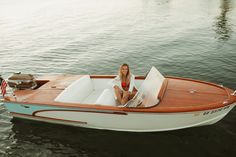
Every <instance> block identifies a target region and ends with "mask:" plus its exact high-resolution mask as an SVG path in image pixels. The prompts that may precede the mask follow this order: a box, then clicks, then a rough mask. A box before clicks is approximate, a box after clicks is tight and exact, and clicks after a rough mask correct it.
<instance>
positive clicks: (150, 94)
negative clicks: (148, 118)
mask: <svg viewBox="0 0 236 157" xmlns="http://www.w3.org/2000/svg"><path fill="white" fill-rule="evenodd" d="M164 80H165V77H164V76H163V75H162V74H161V73H160V72H159V71H158V70H157V69H156V68H155V67H152V68H151V70H150V71H149V73H148V75H147V77H146V78H145V80H144V81H143V83H142V84H141V86H140V89H139V92H141V93H142V94H144V96H145V97H144V103H145V107H148V106H153V105H155V104H157V103H158V102H159V100H158V98H157V96H158V94H159V92H160V89H161V86H162V83H163V82H164Z"/></svg>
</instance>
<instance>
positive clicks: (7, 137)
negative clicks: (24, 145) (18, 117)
mask: <svg viewBox="0 0 236 157" xmlns="http://www.w3.org/2000/svg"><path fill="white" fill-rule="evenodd" d="M11 119H12V116H11V115H10V114H9V113H8V112H7V110H6V108H5V107H4V106H3V104H2V103H0V156H2V155H6V153H7V151H8V150H9V149H11V146H12V145H14V143H15V139H14V133H13V131H12V127H13V124H12V123H11Z"/></svg>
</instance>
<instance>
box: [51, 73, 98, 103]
mask: <svg viewBox="0 0 236 157" xmlns="http://www.w3.org/2000/svg"><path fill="white" fill-rule="evenodd" d="M93 90H94V87H93V83H92V81H91V79H90V76H89V75H85V76H83V77H81V78H79V79H78V80H76V81H74V82H73V83H72V84H70V85H69V86H68V87H67V88H65V89H64V90H63V91H62V92H61V93H60V94H59V95H58V96H57V97H56V99H55V101H57V102H64V103H81V102H82V101H83V100H84V99H85V98H86V97H87V96H88V95H89V94H91V93H92V91H93Z"/></svg>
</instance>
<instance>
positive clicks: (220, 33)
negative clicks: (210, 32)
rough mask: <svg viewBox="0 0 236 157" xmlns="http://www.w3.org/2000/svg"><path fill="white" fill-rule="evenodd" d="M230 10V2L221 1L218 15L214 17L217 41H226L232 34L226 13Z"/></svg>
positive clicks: (229, 0)
mask: <svg viewBox="0 0 236 157" xmlns="http://www.w3.org/2000/svg"><path fill="white" fill-rule="evenodd" d="M230 9H231V0H222V1H221V6H220V10H221V12H220V15H219V16H217V17H216V23H215V31H216V34H217V38H218V39H219V40H228V39H229V38H230V34H231V32H232V30H231V28H230V24H229V19H228V18H227V13H228V12H229V11H230Z"/></svg>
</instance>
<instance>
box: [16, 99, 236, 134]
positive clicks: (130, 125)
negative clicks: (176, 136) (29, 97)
mask: <svg viewBox="0 0 236 157" xmlns="http://www.w3.org/2000/svg"><path fill="white" fill-rule="evenodd" d="M235 105H236V103H234V104H231V105H228V106H225V107H222V108H217V109H212V110H205V111H195V112H178V113H141V112H126V113H124V114H123V113H122V112H121V113H112V112H110V113H109V112H94V111H92V112H90V111H80V110H41V111H39V112H36V113H35V114H34V116H27V115H23V114H16V113H15V114H14V113H13V116H15V117H19V118H26V119H32V120H38V121H45V122H49V123H58V124H64V125H72V126H79V127H86V128H95V129H106V130H117V131H132V132H154V131H167V130H177V129H183V128H189V127H196V126H202V125H210V124H214V123H216V122H218V121H219V120H221V119H222V118H223V117H225V116H226V115H227V113H228V112H229V111H230V110H231V109H233V107H234V106H235Z"/></svg>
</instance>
